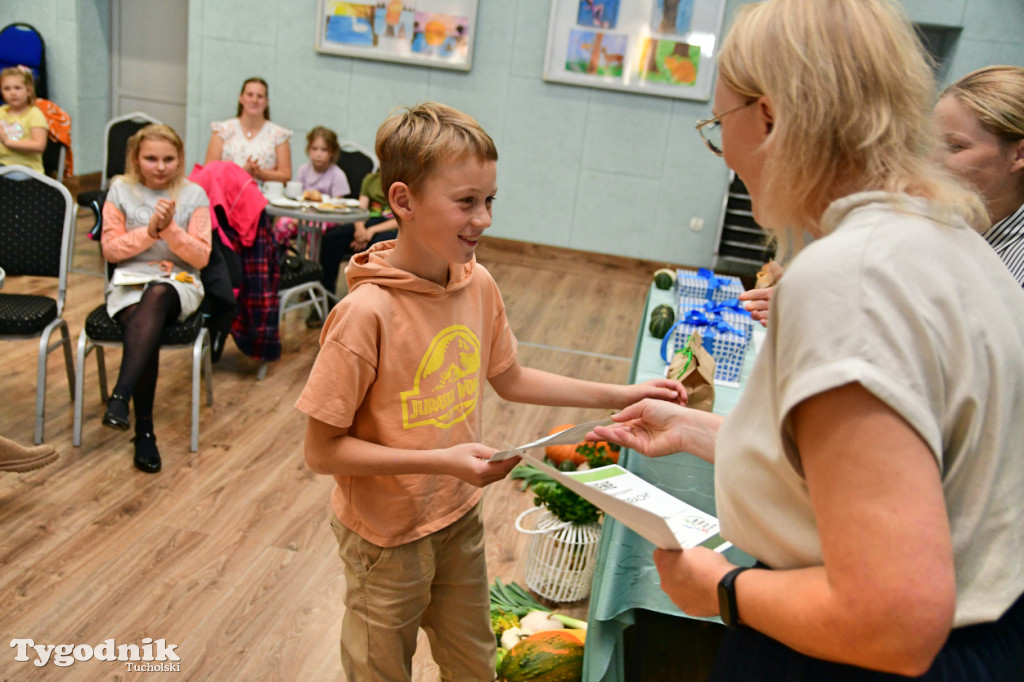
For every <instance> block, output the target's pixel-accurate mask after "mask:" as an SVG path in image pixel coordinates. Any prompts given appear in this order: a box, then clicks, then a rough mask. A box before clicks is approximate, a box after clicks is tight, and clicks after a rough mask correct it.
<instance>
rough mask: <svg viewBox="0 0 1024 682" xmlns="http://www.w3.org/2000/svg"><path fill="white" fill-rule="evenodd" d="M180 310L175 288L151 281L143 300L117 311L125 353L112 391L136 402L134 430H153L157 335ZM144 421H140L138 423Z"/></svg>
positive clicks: (158, 346) (158, 365)
mask: <svg viewBox="0 0 1024 682" xmlns="http://www.w3.org/2000/svg"><path fill="white" fill-rule="evenodd" d="M180 313H181V301H180V300H179V298H178V292H177V291H175V290H174V287H172V286H171V285H169V284H151V285H150V286H148V287H147V288H146V290H145V291H144V292H143V293H142V300H140V301H139V302H138V303H136V304H135V305H131V306H128V307H127V308H125V309H124V310H121V311H120V312H118V313H117V315H116V319H117V321H118V322H119V323H120V324H121V327H122V328H124V335H123V339H124V353H123V355H122V357H121V369H120V371H119V372H118V374H117V384H115V386H114V393H115V394H116V395H119V396H124V397H125V398H128V397H131V398H132V399H133V400H134V402H135V430H136V431H138V430H139V427H140V425H141V426H148V427H149V428H148V429H143V430H145V431H152V427H153V400H154V397H155V396H156V377H157V374H158V372H159V369H160V336H161V335H162V334H163V331H164V326H166V324H167V323H168V322H171V321H173V320H175V319H177V317H178V315H179V314H180ZM140 422H143V424H140Z"/></svg>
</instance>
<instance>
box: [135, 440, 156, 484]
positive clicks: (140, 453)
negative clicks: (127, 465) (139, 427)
mask: <svg viewBox="0 0 1024 682" xmlns="http://www.w3.org/2000/svg"><path fill="white" fill-rule="evenodd" d="M132 442H133V443H135V468H136V469H138V470H139V471H145V472H146V473H147V474H155V473H157V472H158V471H160V451H159V450H157V449H156V436H154V435H153V434H152V433H137V434H135V438H132Z"/></svg>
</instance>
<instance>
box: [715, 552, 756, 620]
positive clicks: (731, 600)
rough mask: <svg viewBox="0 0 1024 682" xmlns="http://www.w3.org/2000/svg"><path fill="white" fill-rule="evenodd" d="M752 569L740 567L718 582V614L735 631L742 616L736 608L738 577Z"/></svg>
mask: <svg viewBox="0 0 1024 682" xmlns="http://www.w3.org/2000/svg"><path fill="white" fill-rule="evenodd" d="M750 568H751V567H750V566H738V567H736V568H734V569H732V570H731V571H729V572H728V573H726V574H725V575H724V576H722V579H721V580H719V581H718V612H719V614H720V616H721V618H722V622H723V623H725V626H726V627H728V628H732V629H733V630H735V629H736V627H737V626H739V624H740V614H739V610H738V609H737V608H736V577H737V576H738V575H739V574H740V573H742V572H743V571H746V570H749V569H750Z"/></svg>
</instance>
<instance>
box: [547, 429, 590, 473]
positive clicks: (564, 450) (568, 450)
mask: <svg viewBox="0 0 1024 682" xmlns="http://www.w3.org/2000/svg"><path fill="white" fill-rule="evenodd" d="M574 426H576V425H575V424H559V425H558V426H556V427H555V428H553V429H551V431H550V432H549V433H548V435H552V434H555V433H558V432H559V431H565V430H566V429H571V428H572V427H574ZM577 445H578V443H572V444H569V445H549V446H547V447H546V448H544V454H545V455H547V458H548V459H550V460H551V461H552V462H554V463H555V464H556V465H559V464H561V463H562V462H565V461H570V462H572V463H574V464H576V465H577V466H579V465H580V464H583V463H584V462H586V461H587V458H586V457H584V456H583V455H581V454H579V453H577V452H576V446H577Z"/></svg>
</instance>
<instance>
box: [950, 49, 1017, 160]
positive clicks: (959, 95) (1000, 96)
mask: <svg viewBox="0 0 1024 682" xmlns="http://www.w3.org/2000/svg"><path fill="white" fill-rule="evenodd" d="M946 96H952V97H955V98H956V99H957V100H958V101H959V102H960V103H961V104H963V105H964V106H965V107H967V108H968V109H969V110H970V111H971V113H973V114H974V116H975V117H976V118H977V119H978V121H979V122H980V123H981V126H982V127H983V128H984V129H985V130H987V131H988V132H990V133H992V134H993V135H995V136H996V137H998V138H1000V139H1001V140H1003V141H1004V142H1018V141H1019V140H1021V139H1024V68H1022V67H1019V66H986V67H985V68H983V69H978V70H977V71H972V72H971V73H969V74H967V75H966V76H964V77H963V78H961V79H960V80H958V81H957V82H955V83H953V84H952V85H950V86H949V87H948V88H946V89H945V90H943V91H942V94H941V95H940V96H939V98H940V99H941V98H942V97H946Z"/></svg>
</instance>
